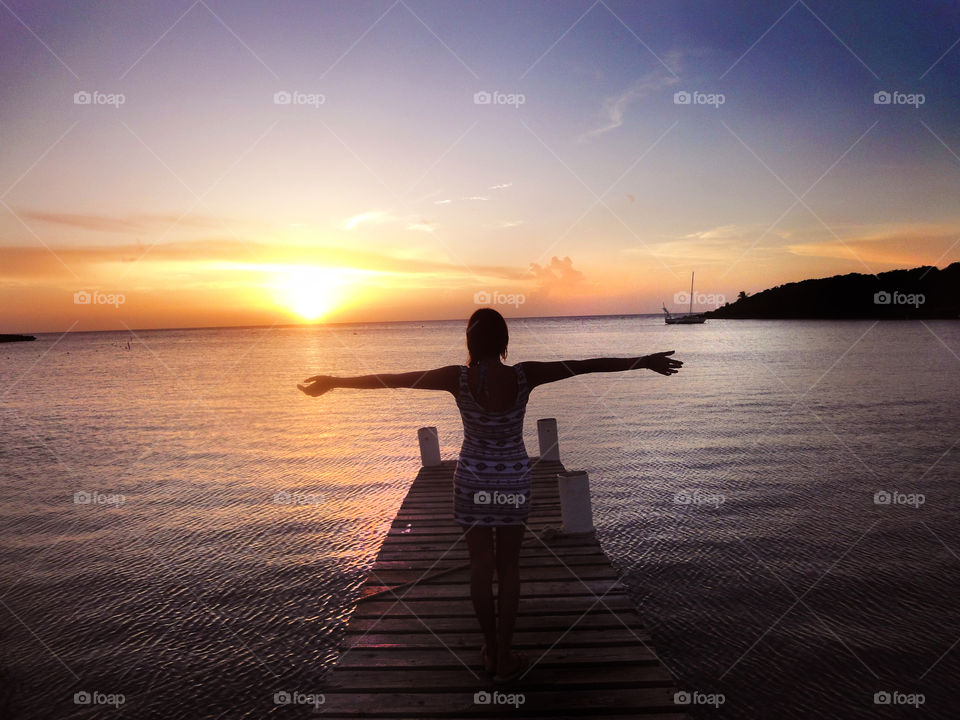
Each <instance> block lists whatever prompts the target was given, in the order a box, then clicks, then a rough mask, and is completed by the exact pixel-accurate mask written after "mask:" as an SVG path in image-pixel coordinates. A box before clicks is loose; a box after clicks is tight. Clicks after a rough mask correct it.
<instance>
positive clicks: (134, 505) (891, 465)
mask: <svg viewBox="0 0 960 720" xmlns="http://www.w3.org/2000/svg"><path fill="white" fill-rule="evenodd" d="M510 327H511V344H510V355H509V360H508V361H510V362H516V361H522V360H533V359H539V360H553V359H563V358H584V357H591V356H600V355H632V354H645V353H649V352H655V351H660V350H676V356H677V357H678V358H680V359H682V360H683V361H684V362H685V366H684V368H683V370H682V371H681V372H680V374H679V375H676V376H673V377H669V378H667V377H663V376H660V375H656V374H654V373H651V372H649V371H638V372H632V373H618V374H611V375H591V376H581V377H577V378H572V379H569V380H566V381H564V382H561V383H557V384H555V385H551V386H545V387H541V388H538V389H537V390H535V391H534V393H533V395H532V397H531V402H530V405H529V407H528V412H527V430H526V442H527V447H528V450H529V451H530V452H531V454H536V452H537V442H536V419H537V418H539V417H556V418H558V422H559V428H560V442H561V459H562V460H563V462H564V463H565V465H566V466H567V467H568V468H570V469H585V470H587V471H589V473H590V477H591V482H592V490H593V507H594V514H595V522H596V525H597V528H598V531H599V535H600V539H601V542H602V544H603V546H604V548H605V549H606V550H607V552H608V554H609V555H610V556H611V558H612V559H613V560H614V563H615V564H616V566H617V567H618V569H619V570H620V571H621V572H622V573H623V575H624V581H625V582H626V583H627V584H628V585H629V586H630V587H631V588H632V591H633V593H634V595H635V598H636V600H637V602H638V604H639V605H640V611H641V614H642V615H643V617H644V619H645V621H646V622H647V625H648V626H649V628H650V632H651V634H652V636H653V640H654V643H655V645H656V647H657V649H658V651H659V653H660V655H661V656H662V659H663V661H664V663H665V664H666V665H667V666H668V668H669V669H670V670H671V671H672V672H673V673H674V674H675V676H676V683H677V686H678V687H679V688H681V689H682V690H685V691H687V692H689V693H691V694H693V697H695V698H697V697H699V698H701V699H702V698H703V697H705V696H707V695H710V694H717V693H721V694H722V695H723V704H722V705H720V706H719V707H712V706H709V705H694V706H691V712H692V713H693V714H694V716H695V717H703V718H765V717H780V718H811V717H842V718H861V717H862V718H874V717H909V718H915V717H924V718H927V717H936V718H954V717H957V716H958V715H960V697H958V691H957V690H956V680H957V678H958V677H960V644H958V642H957V641H958V639H960V613H958V610H960V602H958V600H957V592H956V588H957V587H958V580H960V525H958V523H957V510H958V505H960V503H958V498H957V490H958V477H960V461H958V453H960V451H958V449H957V447H956V444H957V441H958V439H960V383H958V379H960V324H957V323H952V322H925V323H924V322H916V323H914V322H884V323H875V322H873V321H849V322H846V321H844V322H836V321H834V322H818V321H793V322H775V321H765V322H764V321H717V320H714V321H708V323H707V324H706V325H703V326H690V327H677V326H671V327H668V326H665V325H664V324H663V322H662V320H660V319H659V318H653V317H649V318H647V317H614V318H565V319H535V320H520V319H518V320H513V321H511V324H510ZM128 340H130V349H129V350H128V349H127V347H126V343H127V341H128ZM464 356H465V349H464V342H463V323H462V322H431V323H399V324H379V325H378V324H368V325H353V326H349V325H346V326H329V327H324V326H317V327H296V328H279V327H277V328H243V329H239V328H238V329H221V330H182V331H143V332H137V333H136V334H135V336H131V335H130V333H83V334H71V335H68V336H65V337H61V336H59V335H41V336H39V337H38V340H37V341H36V342H33V343H22V344H10V345H0V395H2V398H3V399H2V403H0V467H2V481H0V527H2V545H0V615H2V616H3V622H2V624H0V656H2V660H0V663H2V665H0V673H2V675H0V688H2V693H3V697H2V698H0V701H2V703H0V705H2V706H3V707H4V708H5V710H4V711H0V717H8V716H9V717H29V718H34V717H51V718H53V717H56V718H71V717H77V718H81V717H94V716H97V717H100V716H110V717H113V716H114V714H116V715H118V716H119V715H121V714H122V715H123V716H126V717H137V718H148V717H163V718H202V717H221V718H260V717H274V716H276V717H281V716H282V717H287V716H289V715H290V710H289V708H283V707H277V706H275V705H274V704H273V693H274V692H275V691H277V690H281V689H294V688H295V689H299V690H301V691H304V692H309V691H311V690H313V689H318V688H319V686H320V681H321V680H322V677H323V674H324V672H325V671H326V670H327V669H328V668H329V667H330V666H331V664H332V663H333V661H334V660H335V658H336V645H337V642H338V640H339V637H340V633H341V632H342V630H343V628H344V625H345V623H346V621H347V619H348V618H349V615H350V612H351V610H352V606H353V603H354V600H355V598H356V596H357V592H358V588H359V585H360V584H361V583H362V581H363V578H364V576H365V573H366V571H367V570H368V569H369V567H370V566H371V565H372V563H373V560H374V557H375V555H376V552H377V550H378V548H379V544H380V542H381V541H382V538H383V536H384V534H385V533H386V531H387V529H388V527H389V524H390V522H391V520H392V519H393V516H394V514H395V512H396V510H397V508H398V506H399V504H400V502H401V501H402V499H403V496H404V494H405V492H406V489H407V487H408V485H409V483H410V481H411V480H412V479H413V477H414V476H415V474H416V472H417V470H418V467H419V458H418V451H417V441H416V430H417V428H418V427H420V426H423V425H436V426H437V427H438V428H439V433H440V440H441V449H442V451H443V453H444V455H445V456H447V457H454V456H455V454H456V452H457V449H458V448H459V443H460V437H461V429H460V425H459V418H458V416H457V413H456V408H455V405H454V403H453V399H452V398H451V397H450V396H449V395H446V394H445V393H438V392H427V391H417V390H381V391H360V390H336V391H333V392H332V393H330V394H328V395H326V396H324V397H322V398H317V399H314V398H308V397H306V396H304V395H302V394H301V393H299V392H298V391H297V390H296V387H295V384H296V383H297V382H298V381H300V380H302V379H303V378H305V377H306V376H308V375H311V374H316V373H330V374H344V375H347V374H361V373H372V372H376V371H383V372H391V371H406V370H415V369H421V368H427V367H431V366H440V365H447V364H451V363H460V362H463V360H464ZM78 493H80V495H78ZM277 493H299V494H300V495H299V497H300V499H301V500H302V502H299V503H296V504H290V503H284V502H282V500H283V498H284V496H282V495H280V496H278V495H277ZM877 493H886V495H880V496H879V497H878V496H877ZM121 496H122V497H121ZM87 499H92V501H91V502H78V500H79V501H83V500H87ZM878 499H879V500H881V501H882V500H885V499H889V500H890V502H887V503H883V502H880V503H878V502H877V500H878ZM685 501H686V502H685ZM83 691H86V692H90V693H94V692H97V693H101V694H102V695H101V697H102V698H106V697H107V696H109V695H116V694H123V695H124V697H125V702H124V704H123V706H122V707H121V708H120V709H119V710H112V709H109V710H110V712H111V713H113V714H104V715H99V714H97V713H98V712H99V713H107V710H108V709H105V708H102V707H101V708H100V709H99V710H90V709H89V708H86V707H84V706H80V705H76V704H75V703H74V693H76V692H83ZM883 692H887V693H890V694H891V695H890V696H891V697H892V698H893V703H891V704H889V705H878V704H875V702H874V696H875V694H876V693H883ZM895 693H899V694H895ZM697 694H699V695H697ZM918 694H922V700H923V704H922V705H919V707H917V706H915V705H910V704H904V702H907V701H911V702H914V703H919V701H920V699H921V698H920V697H919V695H918ZM898 703H899V704H898ZM4 713H6V714H4Z"/></svg>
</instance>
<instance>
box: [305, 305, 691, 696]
mask: <svg viewBox="0 0 960 720" xmlns="http://www.w3.org/2000/svg"><path fill="white" fill-rule="evenodd" d="M508 341H509V334H508V332H507V323H506V321H505V320H504V319H503V316H502V315H501V314H500V313H498V312H497V311H496V310H493V309H491V308H482V309H480V310H477V311H476V312H475V313H473V315H471V316H470V320H468V321H467V351H468V354H469V357H468V360H467V365H448V366H447V367H442V368H436V369H434V370H425V371H415V372H408V373H397V374H389V375H361V376H358V377H345V378H341V377H333V376H330V375H314V376H313V377H311V378H307V379H306V380H305V381H304V384H301V385H297V387H298V388H300V390H302V391H303V392H305V393H306V394H307V395H312V396H314V397H316V396H318V395H322V394H323V393H325V392H327V391H329V390H332V389H334V388H357V389H366V390H375V389H379V388H417V389H421V390H445V391H447V392H449V393H451V394H452V395H453V396H454V397H455V398H456V402H457V407H458V408H459V409H460V417H461V419H462V421H463V445H462V446H461V448H460V458H459V460H458V461H457V468H456V470H455V472H454V476H453V492H454V495H453V512H454V519H455V520H456V522H457V523H458V524H459V525H460V526H461V527H462V528H463V529H464V532H465V535H466V540H467V546H468V548H469V551H470V598H471V600H472V601H473V607H474V611H475V612H476V613H477V620H478V621H479V622H480V629H481V631H482V632H483V637H484V640H485V643H484V645H483V647H481V649H480V652H481V655H482V658H483V665H484V670H485V671H486V672H487V673H489V674H491V675H492V676H493V679H494V680H495V681H497V682H508V681H510V680H513V679H516V678H517V677H520V676H521V675H522V674H523V673H524V672H525V671H526V668H527V665H528V659H527V657H526V656H525V655H524V654H523V653H518V652H514V651H513V650H512V648H511V645H512V640H513V628H514V624H515V621H516V616H517V606H518V604H519V600H520V568H519V559H520V545H521V543H522V542H523V531H524V529H525V527H526V521H527V517H528V516H529V514H530V473H529V470H530V459H529V457H528V456H527V451H526V448H525V447H524V444H523V418H524V414H525V411H526V407H527V399H528V398H529V396H530V391H531V390H533V389H534V388H535V387H537V386H538V385H545V384H546V383H551V382H556V381H557V380H563V379H564V378H568V377H573V376H574V375H582V374H584V373H594V372H618V371H622V370H636V369H639V368H646V369H649V370H653V371H654V372H658V373H660V374H661V375H674V374H676V373H677V372H678V370H679V369H680V367H681V366H682V365H683V363H682V362H680V361H679V360H675V359H673V358H671V357H669V356H670V355H672V354H673V352H674V351H673V350H670V351H668V352H659V353H654V354H653V355H644V356H641V357H627V358H594V359H592V360H561V361H558V362H522V363H517V364H516V365H513V366H509V365H504V364H503V362H502V360H505V359H506V357H507V343H508ZM494 529H496V536H495V537H494ZM494 571H496V575H497V582H498V585H499V587H498V592H497V608H496V611H495V610H494V602H493V575H494Z"/></svg>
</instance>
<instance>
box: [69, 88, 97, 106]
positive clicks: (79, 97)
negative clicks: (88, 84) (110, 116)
mask: <svg viewBox="0 0 960 720" xmlns="http://www.w3.org/2000/svg"><path fill="white" fill-rule="evenodd" d="M91 102H93V95H91V94H90V93H88V92H87V91H86V90H78V91H77V92H75V93H74V94H73V104H74V105H89V104H90V103H91Z"/></svg>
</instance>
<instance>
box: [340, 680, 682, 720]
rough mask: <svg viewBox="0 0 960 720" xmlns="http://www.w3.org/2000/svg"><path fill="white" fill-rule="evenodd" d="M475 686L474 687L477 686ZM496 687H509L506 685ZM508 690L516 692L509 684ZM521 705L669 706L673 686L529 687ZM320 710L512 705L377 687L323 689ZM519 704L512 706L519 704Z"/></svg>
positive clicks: (426, 712)
mask: <svg viewBox="0 0 960 720" xmlns="http://www.w3.org/2000/svg"><path fill="white" fill-rule="evenodd" d="M479 689H480V688H478V690H479ZM500 692H510V691H509V690H506V691H500ZM513 692H515V693H516V692H519V691H518V690H514V691H513ZM523 695H524V702H523V705H522V707H523V709H524V711H525V710H526V709H527V708H528V707H530V706H534V707H536V708H537V709H538V710H539V711H541V712H550V713H556V712H560V711H562V712H566V713H570V712H571V711H574V710H578V711H581V712H584V713H587V712H589V713H590V714H591V715H592V714H595V713H598V712H602V711H603V710H614V711H620V712H622V711H623V710H632V711H635V712H645V711H653V710H660V711H664V710H666V711H668V712H669V711H670V710H672V709H674V708H675V707H676V706H675V705H674V703H673V691H672V690H670V689H669V688H657V687H654V688H619V689H616V690H590V689H580V690H578V691H577V692H564V691H549V690H533V691H527V692H524V693H523ZM324 696H325V703H324V706H323V711H324V715H328V714H330V713H337V712H339V713H344V714H345V715H353V716H357V717H371V716H373V715H374V714H376V713H382V712H383V710H384V708H389V711H390V712H391V713H397V714H411V715H414V714H415V715H417V716H419V717H423V718H427V717H444V716H445V715H447V714H449V713H470V714H471V715H474V716H476V715H479V716H480V717H484V716H486V717H503V716H504V715H505V714H507V713H510V712H511V711H513V710H514V706H512V705H507V706H502V705H501V706H498V705H478V704H476V703H475V701H474V700H475V696H474V694H473V693H470V692H466V693H462V692H461V693H447V692H423V691H421V692H405V693H402V692H383V693H350V692H343V693H338V692H334V693H324ZM519 707H520V706H518V709H519Z"/></svg>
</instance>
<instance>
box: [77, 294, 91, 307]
mask: <svg viewBox="0 0 960 720" xmlns="http://www.w3.org/2000/svg"><path fill="white" fill-rule="evenodd" d="M90 299H91V298H90V293H88V292H87V291H86V290H77V291H76V292H75V293H74V294H73V304H74V305H89V304H90Z"/></svg>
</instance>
